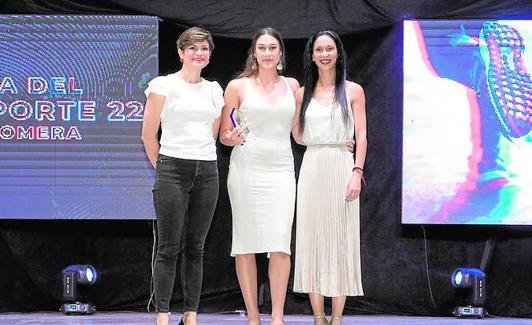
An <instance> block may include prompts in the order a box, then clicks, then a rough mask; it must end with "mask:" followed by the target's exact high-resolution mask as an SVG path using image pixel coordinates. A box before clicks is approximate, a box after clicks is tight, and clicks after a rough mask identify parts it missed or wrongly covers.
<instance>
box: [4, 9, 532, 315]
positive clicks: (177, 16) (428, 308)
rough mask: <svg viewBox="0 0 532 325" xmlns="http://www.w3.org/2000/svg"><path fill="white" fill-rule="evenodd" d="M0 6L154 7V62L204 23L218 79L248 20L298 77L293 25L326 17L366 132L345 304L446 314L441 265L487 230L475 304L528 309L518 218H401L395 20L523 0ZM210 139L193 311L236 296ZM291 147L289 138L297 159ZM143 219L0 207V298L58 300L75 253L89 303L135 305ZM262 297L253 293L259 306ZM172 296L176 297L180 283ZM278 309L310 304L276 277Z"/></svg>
mask: <svg viewBox="0 0 532 325" xmlns="http://www.w3.org/2000/svg"><path fill="white" fill-rule="evenodd" d="M0 13H2V14H118V15H120V14H143V15H156V16H158V17H160V18H161V23H160V40H159V41H160V72H161V74H166V73H169V72H173V71H175V70H177V62H178V60H177V55H176V49H175V39H176V38H177V36H178V35H179V33H180V32H182V31H183V30H184V28H187V27H190V26H193V25H198V24H199V25H203V26H204V27H206V28H207V29H209V30H211V31H212V32H213V34H214V36H215V44H216V49H215V50H214V53H213V56H212V58H211V64H210V65H209V67H208V68H207V69H206V70H205V73H204V76H205V77H206V78H207V79H211V80H212V79H214V80H218V81H219V82H220V83H221V84H222V86H225V85H226V84H227V82H228V81H229V80H230V79H231V78H232V77H233V76H234V74H235V73H236V72H238V71H239V70H240V69H241V68H242V65H243V63H244V59H245V54H246V51H247V48H248V46H249V44H250V38H251V36H252V34H253V32H254V31H255V30H256V29H257V28H259V27H264V26H272V27H275V28H277V29H278V30H280V31H281V32H282V33H283V35H284V37H285V42H286V47H287V56H288V58H287V72H286V75H288V76H293V77H296V78H297V79H299V80H300V81H301V77H302V64H301V56H302V51H303V47H304V44H305V40H306V38H307V37H309V36H310V35H311V34H312V33H314V32H316V31H318V30H321V29H325V28H330V29H334V30H336V31H338V32H339V33H340V34H341V35H342V40H343V41H344V44H345V47H346V51H347V53H348V56H349V60H348V68H349V72H348V76H349V79H350V80H353V81H355V82H358V83H360V84H362V86H363V87H364V89H365V91H366V100H367V107H366V109H367V116H368V142H369V146H368V157H367V160H366V167H365V170H366V180H367V182H368V186H367V187H366V188H365V189H364V190H363V193H362V197H361V200H362V205H361V246H362V247H361V249H362V273H363V274H362V278H363V284H364V291H365V296H364V297H356V298H349V299H348V301H347V306H346V313H348V314H357V313H367V314H373V313H378V314H380V313H382V314H405V315H406V314H408V315H448V314H449V312H450V310H451V309H452V308H453V307H454V306H455V299H454V290H453V288H452V286H451V284H450V275H451V273H452V271H453V270H454V268H455V267H457V266H474V267H478V266H479V265H480V261H481V258H482V253H483V249H484V243H485V241H486V240H487V239H488V238H496V246H495V250H494V253H493V257H492V259H491V263H490V264H489V266H488V268H487V274H488V290H489V292H488V304H487V309H488V311H489V312H490V313H491V314H494V315H501V316H525V317H526V316H530V315H532V294H530V292H531V291H532V249H531V248H532V238H531V237H532V229H531V228H526V227H505V228H498V227H478V226H476V227H466V226H425V227H424V228H423V227H422V226H419V225H413V226H403V225H401V134H402V130H401V126H402V57H401V56H402V20H403V19H431V18H432V19H436V18H437V19H445V18H453V19H486V18H492V19H503V18H504V19H527V18H528V19H531V18H532V2H531V1H530V0H513V1H500V0H485V1H483V0H478V1H473V0H462V1H445V0H435V1H422V0H415V1H414V0H412V1H396V0H380V1H379V0H371V1H370V0H366V1H363V0H357V1H327V2H326V1H318V0H292V1H254V0H239V1H235V0H225V1H216V0H211V1H204V0H194V1H161V0H109V1H103V0H94V1H90V0H78V1H69V0H55V1H51V0H4V1H2V2H1V3H0ZM0 71H1V67H0ZM442 136H444V135H442ZM218 148H219V151H218V153H219V169H220V175H221V184H222V186H221V189H220V199H219V202H218V207H217V210H216V215H215V219H214V222H213V225H212V227H211V231H210V234H209V236H208V239H207V247H206V257H205V278H204V285H203V288H204V289H203V297H202V301H201V311H203V312H218V311H230V310H234V309H237V308H242V306H243V303H242V298H241V296H240V291H239V287H238V282H237V280H236V275H235V271H234V262H233V258H231V257H230V256H229V252H230V242H231V214H230V205H229V199H228V196H227V191H226V187H225V186H223V184H225V181H226V176H227V168H228V162H229V155H230V149H229V148H226V147H223V146H222V145H219V146H218ZM303 151H304V150H303V148H301V147H299V146H296V145H294V155H295V158H296V171H298V170H299V164H300V162H301V157H302V154H303ZM0 154H1V153H0ZM0 195H1V193H0ZM152 228H153V224H152V221H65V220H60V221H12V220H11V221H8V220H3V221H0V311H37V310H57V308H58V307H59V306H60V304H61V303H62V302H61V290H62V284H61V277H60V274H61V270H62V269H63V268H65V267H66V266H67V265H69V264H76V263H91V264H93V265H94V266H95V267H96V269H97V270H98V271H99V276H100V279H99V282H98V283H97V284H96V285H94V286H93V287H92V288H91V291H90V298H91V301H92V302H94V303H95V305H96V306H97V308H98V309H99V310H143V309H145V308H146V304H147V301H148V299H149V288H150V274H151V269H150V263H151V256H152V247H153V233H152ZM258 260H259V271H260V277H261V280H264V279H265V278H266V274H265V273H266V263H267V262H266V260H265V258H264V257H263V256H260V257H259V258H258ZM179 281H180V280H179V278H178V279H177V281H176V285H177V286H179ZM289 286H290V287H291V284H290V285H289ZM268 308H269V304H268V298H267V297H266V298H265V302H264V304H263V306H262V311H264V312H267V311H268ZM173 310H175V311H180V310H181V293H180V291H179V290H176V292H175V295H174V300H173ZM286 312H287V313H310V305H309V304H308V302H307V298H306V296H305V295H301V294H295V293H292V292H291V291H289V292H288V296H287V303H286Z"/></svg>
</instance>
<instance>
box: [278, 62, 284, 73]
mask: <svg viewBox="0 0 532 325" xmlns="http://www.w3.org/2000/svg"><path fill="white" fill-rule="evenodd" d="M277 71H283V64H282V63H281V62H279V63H277Z"/></svg>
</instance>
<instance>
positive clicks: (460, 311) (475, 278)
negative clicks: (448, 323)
mask: <svg viewBox="0 0 532 325" xmlns="http://www.w3.org/2000/svg"><path fill="white" fill-rule="evenodd" d="M451 283H452V285H453V286H454V287H455V288H456V293H457V295H458V296H459V297H460V298H461V299H462V304H461V305H460V306H457V307H455V309H454V311H453V314H454V315H455V316H457V317H475V318H482V317H484V316H486V314H487V312H486V310H485V308H484V305H485V303H486V274H485V273H484V272H483V271H482V270H480V269H476V268H465V267H460V268H457V269H456V270H454V272H453V274H452V276H451Z"/></svg>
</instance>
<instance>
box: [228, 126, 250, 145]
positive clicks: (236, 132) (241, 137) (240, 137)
mask: <svg viewBox="0 0 532 325" xmlns="http://www.w3.org/2000/svg"><path fill="white" fill-rule="evenodd" d="M246 135H247V134H246V131H244V129H243V128H241V127H238V126H237V127H235V128H233V129H232V130H231V134H230V135H229V138H230V139H231V143H233V144H234V145H235V146H240V145H242V144H244V142H246Z"/></svg>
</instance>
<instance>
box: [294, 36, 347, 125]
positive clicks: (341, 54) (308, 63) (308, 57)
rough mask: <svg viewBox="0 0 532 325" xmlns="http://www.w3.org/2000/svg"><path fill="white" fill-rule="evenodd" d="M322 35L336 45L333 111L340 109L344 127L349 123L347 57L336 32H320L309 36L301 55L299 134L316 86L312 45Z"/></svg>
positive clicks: (316, 78) (316, 76)
mask: <svg viewBox="0 0 532 325" xmlns="http://www.w3.org/2000/svg"><path fill="white" fill-rule="evenodd" d="M322 35H326V36H329V37H330V38H332V39H333V40H334V43H335V44H336V50H337V52H338V58H337V60H336V78H335V80H334V103H333V104H334V109H333V114H334V112H335V109H340V111H341V112H342V120H343V121H344V124H345V126H346V127H347V123H348V121H349V110H348V109H347V97H346V95H345V83H346V82H345V74H346V73H345V69H346V60H347V56H346V54H345V50H344V45H343V44H342V41H341V40H340V37H339V36H338V34H336V32H334V31H331V30H322V31H320V32H318V33H316V34H314V35H313V36H311V37H310V38H309V39H308V41H307V45H306V46H305V53H304V54H303V65H304V80H303V86H305V91H304V92H303V101H302V103H301V110H300V111H299V132H301V133H303V131H304V129H305V113H306V112H307V107H308V104H309V103H310V100H311V99H312V95H314V90H315V89H316V84H317V83H318V77H319V75H318V67H317V66H316V64H315V63H314V62H312V52H313V50H314V43H315V42H316V39H317V38H318V37H320V36H322Z"/></svg>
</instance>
